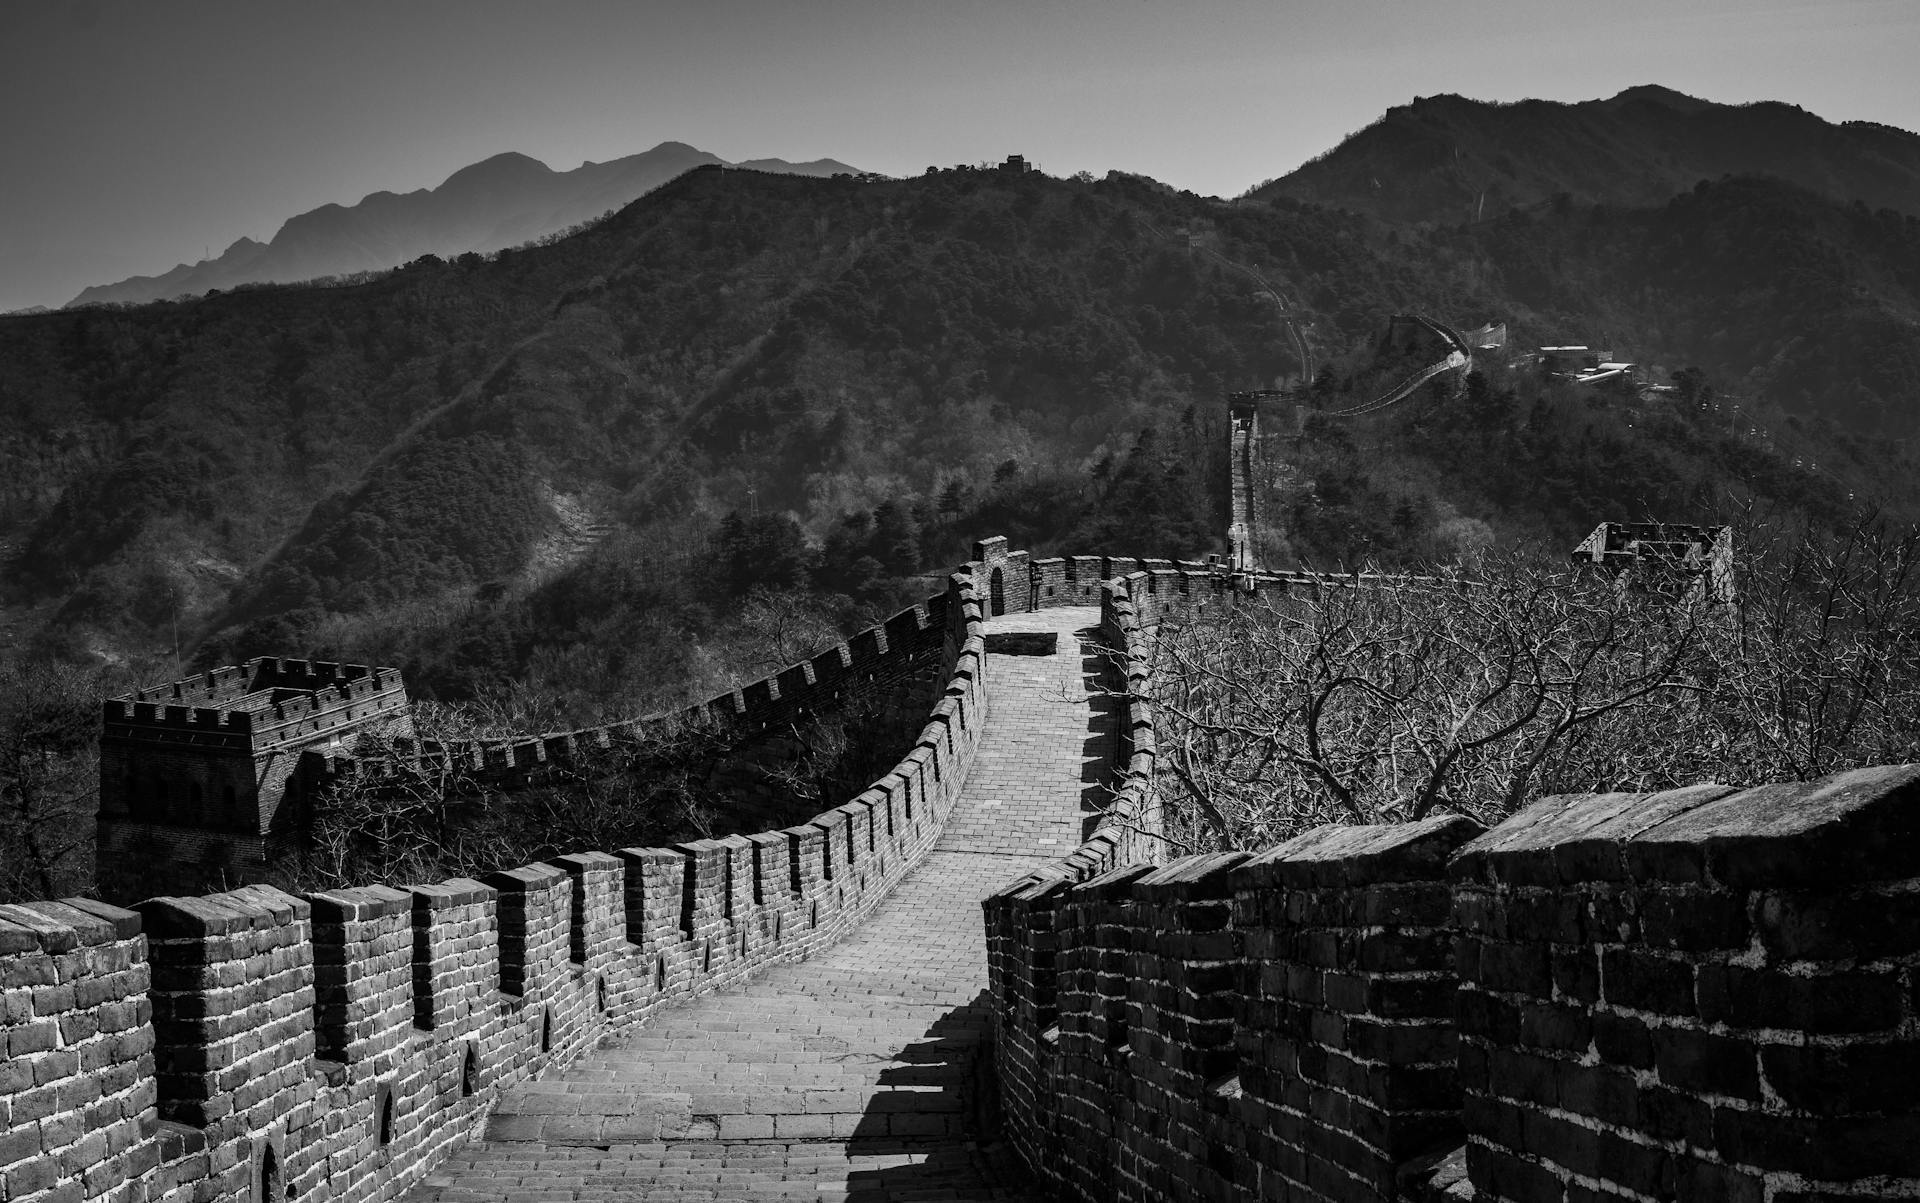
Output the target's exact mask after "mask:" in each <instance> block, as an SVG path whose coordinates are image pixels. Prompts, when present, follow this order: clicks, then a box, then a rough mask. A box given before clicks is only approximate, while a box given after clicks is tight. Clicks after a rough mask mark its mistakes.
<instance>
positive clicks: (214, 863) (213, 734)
mask: <svg viewBox="0 0 1920 1203" xmlns="http://www.w3.org/2000/svg"><path fill="white" fill-rule="evenodd" d="M369 733H378V734H383V735H390V736H411V735H412V734H413V719H412V712H411V710H410V708H409V706H408V703H407V692H406V686H405V685H404V684H403V683H402V682H401V680H400V670H399V669H395V668H367V667H364V666H361V665H357V664H328V663H322V662H319V661H312V660H283V659H278V658H275V657H258V658H255V659H252V660H249V661H247V662H246V663H245V664H241V665H238V666H234V667H229V668H216V669H210V670H208V671H207V672H205V673H202V674H200V675H199V676H195V677H189V678H187V679H186V680H183V681H175V682H173V683H172V684H171V685H160V686H156V687H154V688H150V689H143V690H140V691H138V692H135V693H132V694H128V695H126V696H125V697H119V698H114V699H112V700H111V701H108V702H107V703H106V707H105V716H104V725H103V727H102V730H101V733H100V815H99V857H100V867H101V869H102V871H103V872H104V871H106V870H108V869H109V868H139V867H142V866H159V867H162V868H168V867H173V868H182V869H184V868H186V867H188V866H199V867H201V868H202V869H227V870H229V871H230V872H231V873H232V874H233V875H234V876H236V877H240V878H243V879H245V878H251V877H255V876H257V875H258V873H259V871H260V870H261V869H263V868H264V867H265V866H266V864H267V862H268V860H269V859H270V858H271V857H272V855H273V854H274V853H275V852H276V851H277V850H278V849H277V845H278V844H279V843H280V842H282V841H283V840H284V839H285V838H286V837H288V836H289V835H291V834H292V833H293V832H295V831H297V830H298V829H299V828H300V827H301V826H302V825H304V823H305V822H306V820H307V813H306V810H307V807H306V801H307V800H306V797H305V792H304V790H303V782H302V778H301V774H300V773H299V772H298V771H297V770H298V767H299V764H300V757H301V754H302V753H303V752H307V751H316V752H319V751H326V750H328V749H332V748H338V747H339V746H340V745H341V744H342V743H343V742H344V741H346V740H348V739H349V738H350V737H353V736H358V735H362V734H369Z"/></svg>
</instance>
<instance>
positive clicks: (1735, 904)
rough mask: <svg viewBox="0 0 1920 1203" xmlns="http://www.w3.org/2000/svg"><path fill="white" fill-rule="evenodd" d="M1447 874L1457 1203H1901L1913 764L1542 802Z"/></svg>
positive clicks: (1919, 1091) (1913, 960)
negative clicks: (1460, 1180)
mask: <svg viewBox="0 0 1920 1203" xmlns="http://www.w3.org/2000/svg"><path fill="white" fill-rule="evenodd" d="M1454 877H1455V883H1456V884H1455V895H1454V906H1455V918H1456V923H1457V927H1458V930H1459V934H1460V951H1459V962H1458V963H1459V969H1460V978H1461V995H1460V1038H1461V1056H1460V1072H1461V1080H1462V1083H1463V1085H1464V1086H1465V1088H1466V1095H1465V1111H1464V1114H1465V1118H1466V1122H1467V1127H1468V1130H1469V1132H1470V1133H1471V1134H1472V1140H1471V1143H1470V1144H1469V1145H1468V1148H1467V1160H1468V1166H1469V1168H1470V1170H1471V1172H1472V1175H1473V1180H1474V1183H1475V1185H1476V1186H1477V1187H1478V1189H1479V1191H1480V1196H1481V1198H1483V1199H1487V1200H1496V1199H1502V1200H1504V1199H1512V1200H1559V1199H1566V1200H1575V1199H1616V1198H1652V1199H1672V1198H1677V1199H1703V1200H1730V1201H1731V1200H1742V1201H1744V1200H1763V1199H1765V1200H1782V1201H1785V1200H1792V1201H1794V1203H1810V1201H1812V1200H1816V1199H1839V1198H1850V1199H1853V1198H1872V1199H1882V1198H1913V1197H1915V1196H1920V768H1916V767H1915V766H1905V767H1897V768H1876V769H1864V770H1860V771H1857V772H1852V773H1845V774H1841V775H1839V776H1836V777H1831V778H1827V779H1825V780H1823V781H1817V782H1810V783H1798V784H1788V785H1776V786H1765V787H1761V788H1758V789H1750V790H1745V791H1739V792H1735V791H1731V790H1728V789H1725V788H1723V787H1718V786H1700V787H1695V788H1692V789H1685V790H1675V791H1671V792H1668V793H1662V794H1653V795H1644V794H1602V795H1599V796H1594V797H1580V798H1548V799H1545V800H1543V801H1542V802H1540V803H1539V804H1538V805H1536V806H1534V807H1532V808H1531V809H1529V810H1527V811H1526V812H1524V813H1522V814H1520V815H1517V816H1515V818H1513V819H1512V820H1510V821H1508V822H1507V823H1504V824H1502V825H1501V826H1500V827H1497V828H1495V829H1494V830H1493V831H1491V832H1488V833H1487V834H1486V835H1485V836H1484V837H1482V838H1481V839H1480V840H1478V841H1476V842H1474V843H1473V844H1470V845H1468V847H1467V848H1466V849H1465V850H1464V851H1463V853H1462V854H1461V856H1460V857H1459V859H1458V860H1457V861H1456V862H1455V864H1454Z"/></svg>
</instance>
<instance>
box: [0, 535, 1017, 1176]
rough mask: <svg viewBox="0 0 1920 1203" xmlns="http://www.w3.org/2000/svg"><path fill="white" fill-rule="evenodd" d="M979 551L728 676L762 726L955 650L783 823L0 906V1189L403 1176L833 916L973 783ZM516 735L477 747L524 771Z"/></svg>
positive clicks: (980, 657) (981, 649)
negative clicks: (921, 702) (845, 767)
mask: <svg viewBox="0 0 1920 1203" xmlns="http://www.w3.org/2000/svg"><path fill="white" fill-rule="evenodd" d="M1001 558H1004V557H1003V556H1002V557H1001ZM990 567H992V566H990V565H983V564H981V563H977V562H976V563H970V564H968V565H966V566H965V567H964V568H962V569H961V570H960V571H958V572H956V573H955V574H954V575H953V576H952V577H951V578H950V580H949V584H948V588H947V591H946V593H945V595H944V596H943V597H941V598H936V599H933V600H932V601H931V602H929V603H928V605H926V606H925V607H921V608H918V609H917V610H916V611H911V612H909V615H910V616H911V617H912V618H913V621H912V623H911V631H908V630H906V629H904V627H903V628H902V629H900V630H897V631H896V630H895V624H892V623H890V624H889V626H888V628H887V630H886V631H885V632H884V634H873V633H869V635H868V636H864V637H862V638H861V639H857V640H856V641H855V643H854V648H855V650H854V651H853V652H851V653H849V652H846V651H842V650H838V649H836V650H835V651H832V652H829V653H827V654H826V655H825V656H824V657H821V658H816V660H815V661H813V662H811V663H810V664H809V665H802V666H799V667H797V668H794V669H789V670H787V672H785V673H783V674H781V676H780V677H779V678H777V679H776V680H775V681H774V682H765V683H762V684H761V685H758V686H754V687H750V688H749V689H748V690H745V691H742V694H741V695H738V697H739V699H740V700H739V701H737V702H736V703H735V708H736V710H739V711H740V712H741V713H740V714H739V715H738V716H737V717H739V718H741V719H743V720H746V721H750V718H751V716H752V715H753V714H754V712H755V708H756V706H758V707H760V713H762V714H770V713H771V712H772V708H774V707H775V706H776V704H777V702H778V699H780V698H782V697H784V698H787V699H789V700H794V699H799V698H802V697H813V698H814V699H815V700H818V699H819V698H820V696H821V693H820V691H822V690H825V689H828V688H830V687H832V685H833V683H835V682H837V683H838V684H839V685H840V686H843V687H844V686H846V685H847V684H848V674H850V673H859V674H862V676H863V679H867V680H873V679H879V678H881V677H884V676H886V675H887V674H888V673H891V672H894V671H896V670H897V671H899V672H902V673H913V672H918V671H920V666H921V665H922V664H923V663H924V661H925V660H926V657H927V655H928V649H929V647H931V648H932V649H934V652H933V654H934V655H935V656H937V657H938V663H940V664H941V665H942V667H943V670H944V679H945V686H944V689H943V692H942V695H941V697H940V699H939V701H938V702H937V703H936V704H935V705H934V706H933V708H932V713H931V715H930V717H929V718H928V720H927V722H926V724H925V726H924V728H923V729H922V730H921V731H920V733H919V737H918V740H917V741H916V743H915V745H914V747H913V748H912V749H911V750H910V751H908V752H907V753H906V755H905V756H904V757H903V758H902V759H901V760H900V762H899V763H898V765H897V766H896V767H895V768H894V769H893V770H892V771H891V772H889V773H888V774H886V775H885V776H883V777H882V778H881V779H880V780H879V781H877V782H875V783H874V784H873V785H872V786H871V787H870V788H868V789H867V790H865V791H863V792H862V793H860V794H859V795H858V796H857V797H855V798H853V799H852V800H851V801H849V802H847V803H845V804H843V805H841V806H837V807H835V808H833V809H831V810H828V811H825V812H823V813H821V814H818V815H816V816H814V817H813V818H812V819H811V820H810V821H808V822H806V823H803V824H800V825H798V826H794V827H789V828H786V829H784V830H777V831H762V832H757V833H754V834H750V835H729V836H726V837H723V838H719V839H708V840H697V841H693V842H690V843H686V844H682V845H678V846H676V847H672V848H624V849H617V850H613V851H611V852H584V853H579V854H575V855H569V856H562V857H558V858H556V859H555V860H553V861H551V862H548V863H545V864H537V865H528V866H524V867H521V868H518V869H512V870H508V871H505V872H499V873H492V874H489V875H487V876H486V877H485V878H484V879H483V880H479V881H475V880H468V879H455V880H452V881H447V882H442V883H438V884H432V885H415V886H408V887H405V888H395V887H393V886H389V885H382V884H376V885H369V886H365V887H361V888H355V889H342V890H333V891H327V892H324V893H316V894H312V895H309V896H306V897H295V896H293V895H290V894H286V893H283V892H281V891H279V890H276V889H273V888H271V887H267V886H249V887H245V888H242V889H238V890H233V891H229V892H226V893H223V894H214V895H209V896H204V897H196V898H185V897H163V898H154V899H149V900H148V901H146V902H143V903H140V904H138V905H137V906H136V907H134V908H133V909H131V910H125V909H121V908H118V907H112V906H107V905H105V904H102V903H98V902H94V901H91V900H86V899H69V900H65V901H61V902H37V903H29V904H23V905H16V906H0V1198H5V1199H7V1200H9V1201H11V1203H56V1201H58V1203H68V1201H91V1200H107V1199H113V1200H121V1199H135V1198H137V1199H141V1200H147V1201H151V1203H185V1201H186V1200H190V1199H209V1198H218V1199H223V1200H227V1199H232V1200H256V1201H257V1200H268V1199H271V1200H273V1201H274V1203H280V1200H282V1199H287V1198H298V1199H307V1198H334V1199H351V1200H354V1201H355V1203H361V1201H366V1200H385V1199H394V1198H398V1197H399V1196H400V1195H402V1194H404V1193H405V1192H406V1191H407V1190H408V1189H409V1188H411V1187H412V1186H413V1185H415V1184H416V1183H418V1182H419V1181H420V1180H421V1178H422V1177H423V1176H424V1175H425V1173H426V1172H427V1171H428V1170H429V1169H430V1168H431V1166H433V1165H434V1164H435V1163H437V1162H438V1161H439V1160H440V1159H441V1158H442V1157H443V1156H444V1155H445V1153H446V1152H447V1151H448V1149H449V1148H451V1147H452V1146H454V1145H456V1144H458V1143H459V1142H460V1141H462V1140H464V1139H466V1138H467V1137H468V1136H470V1135H472V1134H475V1133H477V1132H478V1131H479V1129H480V1127H481V1126H482V1125H483V1124H484V1122H485V1119H486V1117H487V1114H488V1113H489V1112H490V1111H491V1109H492V1108H493V1106H494V1104H495V1103H496V1101H497V1100H498V1099H499V1097H500V1094H501V1091H502V1090H503V1089H505V1088H507V1087H509V1086H512V1085H514V1084H515V1083H518V1082H522V1081H525V1080H527V1079H528V1078H530V1077H532V1076H534V1075H535V1074H536V1073H538V1072H541V1071H543V1070H545V1069H547V1068H549V1067H552V1066H555V1065H558V1064H561V1063H564V1062H565V1061H566V1060H568V1059H569V1058H571V1057H572V1056H574V1055H576V1054H578V1053H579V1052H581V1051H582V1050H584V1049H586V1048H588V1047H590V1046H591V1045H592V1044H593V1043H594V1042H595V1041H596V1040H597V1039H598V1038H599V1037H600V1036H601V1035H603V1034H605V1033H606V1032H608V1031H610V1030H612V1029H613V1027H614V1026H615V1025H619V1024H624V1023H630V1022H632V1021H635V1020H637V1019H640V1018H642V1017H644V1016H646V1015H648V1014H650V1013H652V1012H653V1011H655V1010H657V1009H658V1008H660V1007H662V1006H665V1005H667V1004H669V1003H671V1002H674V1001H676V1000H679V999H682V998H685V997H686V996H688V995H690V994H694V993H698V992H703V991H706V990H710V989H713V988H716V987H718V986H721V985H724V984H726V983H728V982H732V981H735V980H737V979H739V978H741V977H742V976H744V975H746V974H749V973H752V972H754V971H756V970H758V969H760V968H762V967H764V966H766V965H769V964H773V963H776V962H779V961H783V960H788V959H791V958H796V957H804V956H806V955H808V954H810V953H811V952H813V951H815V950H817V949H819V948H822V947H824V946H825V945H827V944H829V943H831V942H833V941H834V940H837V939H839V938H840V937H841V936H843V935H845V934H846V933H847V932H848V931H850V930H851V929H852V928H853V927H854V926H855V925H856V924H857V923H858V922H859V921H860V920H861V919H862V918H863V917H864V916H865V915H866V914H867V913H868V911H870V910H871V908H872V907H873V906H874V905H876V904H877V903H878V901H879V900H880V899H881V898H882V897H884V896H885V895H886V894H887V893H888V892H889V890H891V888H892V887H893V886H894V885H895V884H896V883H897V882H898V881H899V880H900V879H901V878H902V877H904V876H905V875H906V873H907V872H908V871H909V869H910V868H911V867H912V866H913V865H914V864H915V863H917V862H918V860H919V859H920V857H921V856H922V855H923V854H924V853H925V852H926V851H927V850H929V849H930V848H931V847H932V846H933V844H934V843H935V841H936V840H937V839H938V838H939V835H940V831H941V828H942V826H943V824H944V822H945V819H946V816H947V814H948V813H949V811H950V809H951V807H952V805H953V803H954V802H955V800H956V799H957V798H958V796H959V792H960V788H961V785H962V783H963V782H964V781H965V779H966V775H967V769H968V766H969V764H970V763H971V760H972V757H973V752H974V749H975V747H976V745H977V742H978V740H979V737H980V733H981V730H982V728H983V726H984V723H985V721H986V715H987V708H988V702H987V688H988V687H987V681H986V678H985V675H984V670H985V665H986V656H985V642H984V638H983V635H982V629H981V612H982V599H983V597H984V595H985V589H984V578H985V576H986V573H987V572H988V571H989V568H990ZM977 582H978V583H977ZM869 648H870V649H871V651H872V653H873V655H872V656H871V657H868V656H866V655H865V654H864V652H863V651H862V650H861V649H869ZM941 649H944V652H942V651H941ZM769 721H772V720H771V719H769ZM536 742H537V741H536ZM526 746H531V745H509V746H507V747H506V748H505V749H504V751H503V752H502V753H499V754H495V753H492V752H491V751H488V752H484V753H483V752H482V751H481V750H474V751H472V752H471V753H470V754H471V755H473V756H475V757H476V759H477V760H478V762H479V763H481V764H487V763H492V764H495V765H497V766H499V767H500V768H501V769H502V770H503V771H523V770H524V769H525V768H526V767H527V765H526V763H525V762H523V760H522V756H523V754H527V753H523V750H522V749H523V747H526ZM547 752H548V753H549V754H550V753H551V749H547ZM530 754H531V755H533V756H534V757H536V758H541V756H542V754H541V753H540V752H533V753H530ZM636 1122H637V1121H636ZM644 1136H645V1138H648V1139H651V1138H652V1136H653V1134H651V1133H648V1134H644ZM633 1137H634V1139H641V1138H642V1137H643V1134H642V1133H641V1132H639V1131H638V1129H636V1131H635V1132H634V1134H633Z"/></svg>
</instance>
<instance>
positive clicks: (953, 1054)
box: [846, 990, 1050, 1203]
mask: <svg viewBox="0 0 1920 1203" xmlns="http://www.w3.org/2000/svg"><path fill="white" fill-rule="evenodd" d="M990 1005H991V1004H990V1002H989V998H988V995H987V992H986V991H985V990H982V991H981V992H980V993H979V994H978V995H976V996H974V998H973V1000H972V1001H971V1002H968V1003H966V1004H964V1005H962V1006H959V1007H955V1008H954V1009H953V1010H951V1011H949V1012H947V1013H946V1014H945V1015H942V1016H941V1017H940V1018H939V1019H938V1020H936V1021H935V1022H934V1024H933V1026H932V1027H930V1028H928V1029H927V1031H926V1034H925V1035H924V1036H922V1037H921V1038H920V1039H918V1040H915V1041H913V1042H912V1043H911V1044H908V1045H907V1046H906V1047H905V1048H902V1049H900V1050H899V1051H897V1052H896V1053H894V1055H893V1059H894V1061H895V1062H896V1064H895V1065H893V1066H891V1067H889V1068H888V1069H886V1070H883V1071H882V1072H881V1075H880V1080H879V1084H880V1085H881V1086H883V1087H887V1088H888V1089H884V1090H882V1091H880V1092H879V1093H877V1094H875V1095H874V1096H873V1099H872V1101H871V1102H870V1103H869V1104H868V1106H867V1111H866V1113H865V1114H864V1115H862V1116H861V1117H860V1122H859V1125H858V1126H857V1127H856V1128H855V1129H854V1135H853V1137H852V1139H850V1140H849V1141H848V1142H847V1156H848V1158H849V1160H850V1161H852V1162H853V1163H854V1165H855V1166H857V1167H859V1168H856V1169H854V1170H852V1171H851V1172H849V1173H848V1175H847V1194H846V1200H847V1203H904V1201H905V1200H924V1199H956V1200H958V1199H966V1200H975V1199H982V1200H987V1199H991V1200H1008V1201H1012V1203H1049V1199H1050V1197H1049V1196H1047V1195H1044V1194H1039V1193H1036V1192H1035V1191H1034V1190H1033V1189H1032V1185H1031V1183H1032V1175H1030V1174H1029V1173H1028V1172H1027V1169H1026V1167H1025V1166H1024V1165H1023V1164H1021V1161H1020V1158H1019V1156H1018V1155H1017V1154H1016V1153H1014V1151H1013V1149H1012V1147H1011V1146H1009V1145H1007V1144H1006V1143H1004V1142H1003V1141H1001V1140H999V1131H998V1126H999V1125H998V1116H997V1114H996V1105H997V1101H996V1100H997V1096H996V1092H995V1090H994V1088H993V1081H992V1071H993V1044H992V1039H991V1033H992V1024H993V1019H992V1012H991V1010H990V1009H989V1008H990Z"/></svg>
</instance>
